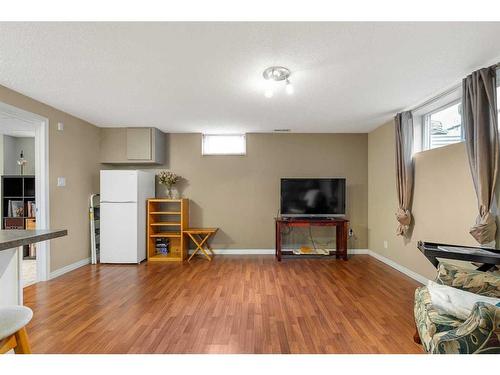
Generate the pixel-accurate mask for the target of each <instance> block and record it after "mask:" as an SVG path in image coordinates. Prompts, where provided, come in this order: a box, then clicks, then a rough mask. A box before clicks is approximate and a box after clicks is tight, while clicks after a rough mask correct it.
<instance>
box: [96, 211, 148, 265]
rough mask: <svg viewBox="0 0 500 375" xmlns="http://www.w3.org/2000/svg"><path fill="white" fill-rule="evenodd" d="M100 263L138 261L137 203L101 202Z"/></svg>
mask: <svg viewBox="0 0 500 375" xmlns="http://www.w3.org/2000/svg"><path fill="white" fill-rule="evenodd" d="M100 214H101V221H100V224H101V233H100V240H101V263H139V262H140V261H141V260H142V259H139V255H138V248H137V203H101V207H100Z"/></svg>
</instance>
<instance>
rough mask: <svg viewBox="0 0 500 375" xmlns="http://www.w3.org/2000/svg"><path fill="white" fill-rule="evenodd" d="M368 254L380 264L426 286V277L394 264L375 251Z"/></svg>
mask: <svg viewBox="0 0 500 375" xmlns="http://www.w3.org/2000/svg"><path fill="white" fill-rule="evenodd" d="M369 252H370V256H372V257H374V258H375V259H377V260H380V261H381V262H382V263H385V264H387V265H388V266H390V267H392V268H394V269H395V270H397V271H399V272H401V273H404V274H405V275H406V276H408V277H411V278H412V279H413V280H416V281H418V282H419V283H421V284H424V285H426V284H427V282H428V281H429V279H428V278H426V277H424V276H422V275H420V274H418V273H416V272H413V271H412V270H410V269H409V268H406V267H404V266H402V265H401V264H399V263H396V262H394V261H393V260H391V259H389V258H386V257H384V256H382V255H380V254H379V253H376V252H375V251H372V250H369Z"/></svg>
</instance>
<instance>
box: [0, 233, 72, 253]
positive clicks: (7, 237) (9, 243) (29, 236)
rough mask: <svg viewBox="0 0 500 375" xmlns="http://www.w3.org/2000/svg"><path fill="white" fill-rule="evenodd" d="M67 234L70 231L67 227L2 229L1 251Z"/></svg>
mask: <svg viewBox="0 0 500 375" xmlns="http://www.w3.org/2000/svg"><path fill="white" fill-rule="evenodd" d="M67 234H68V231H67V230H66V229H60V230H50V229H35V230H13V229H8V230H0V251H2V250H7V249H13V248H16V247H19V246H23V245H29V244H32V243H35V242H42V241H47V240H51V239H53V238H57V237H64V236H66V235H67Z"/></svg>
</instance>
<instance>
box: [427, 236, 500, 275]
mask: <svg viewBox="0 0 500 375" xmlns="http://www.w3.org/2000/svg"><path fill="white" fill-rule="evenodd" d="M417 247H418V249H419V250H420V251H421V252H422V254H424V255H425V257H426V258H427V259H429V261H430V262H431V263H432V264H433V265H434V267H436V268H437V267H438V265H439V261H438V260H437V258H444V259H455V260H463V261H466V262H472V263H481V265H480V266H479V267H478V268H477V269H478V271H489V270H491V269H493V268H495V267H496V266H497V265H500V250H499V249H491V248H487V247H471V246H460V245H448V244H443V243H435V242H424V241H419V242H418V244H417Z"/></svg>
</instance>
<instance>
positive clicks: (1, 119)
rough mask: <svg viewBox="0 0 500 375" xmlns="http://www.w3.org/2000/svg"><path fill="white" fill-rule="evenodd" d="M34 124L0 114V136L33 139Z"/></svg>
mask: <svg viewBox="0 0 500 375" xmlns="http://www.w3.org/2000/svg"><path fill="white" fill-rule="evenodd" d="M35 126H36V125H35V124H33V123H31V122H29V121H24V120H21V119H17V118H13V117H10V116H9V115H6V114H4V113H1V112H0V134H4V135H10V136H12V137H34V136H35Z"/></svg>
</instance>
